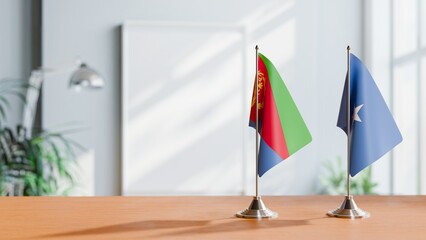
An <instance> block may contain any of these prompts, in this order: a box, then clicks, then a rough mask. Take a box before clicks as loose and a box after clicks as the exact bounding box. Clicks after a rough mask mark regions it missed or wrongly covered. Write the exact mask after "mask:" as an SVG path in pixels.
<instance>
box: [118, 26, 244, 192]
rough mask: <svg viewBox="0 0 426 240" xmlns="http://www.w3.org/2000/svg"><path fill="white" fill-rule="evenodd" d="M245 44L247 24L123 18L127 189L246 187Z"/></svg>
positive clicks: (238, 189) (239, 189) (219, 189)
mask: <svg viewBox="0 0 426 240" xmlns="http://www.w3.org/2000/svg"><path fill="white" fill-rule="evenodd" d="M244 49H245V39H244V31H243V29H242V28H240V27H232V26H221V25H215V24H191V23H182V24H176V23H171V24H167V23H155V22H154V23H153V22H148V23H147V22H128V23H126V24H124V25H123V28H122V74H123V75H122V76H123V78H122V143H123V146H122V194H123V195H189V194H196V195H236V194H242V192H243V182H244V173H243V169H244V156H243V155H244V149H245V144H246V143H245V140H244V137H243V134H244V132H243V131H244V128H247V117H248V116H245V115H246V114H245V113H246V111H244V109H245V108H248V107H247V106H246V103H244V96H243V95H245V93H244V89H245V88H246V87H247V86H246V84H247V82H246V83H244V81H243V78H245V76H244V72H245V70H244V68H245V55H244Z"/></svg>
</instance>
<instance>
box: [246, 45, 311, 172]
mask: <svg viewBox="0 0 426 240" xmlns="http://www.w3.org/2000/svg"><path fill="white" fill-rule="evenodd" d="M258 81H259V83H258V84H259V86H258V94H257V95H258V97H259V101H258V119H259V129H258V132H259V134H260V136H261V141H260V147H259V172H258V174H259V176H262V175H263V174H265V173H266V172H267V171H268V170H269V169H271V168H272V167H274V166H275V165H277V164H278V163H280V162H281V161H283V160H284V159H286V158H288V157H289V156H291V155H292V154H293V153H295V152H297V151H298V150H299V149H301V148H302V147H304V146H305V145H307V144H308V143H310V142H311V140H312V137H311V134H310V133H309V130H308V128H307V127H306V124H305V122H304V121H303V118H302V116H301V115H300V113H299V110H298V109H297V107H296V104H295V103H294V101H293V99H292V97H291V95H290V93H289V91H288V90H287V87H286V86H285V84H284V82H283V80H282V79H281V77H280V75H279V73H278V71H277V69H276V68H275V67H274V65H273V64H272V63H271V61H269V59H267V58H266V57H265V56H263V55H262V54H260V53H259V56H258ZM255 92H256V83H255V86H254V90H253V98H252V102H251V111H250V126H251V127H254V128H255V127H256V106H255V105H256V94H255Z"/></svg>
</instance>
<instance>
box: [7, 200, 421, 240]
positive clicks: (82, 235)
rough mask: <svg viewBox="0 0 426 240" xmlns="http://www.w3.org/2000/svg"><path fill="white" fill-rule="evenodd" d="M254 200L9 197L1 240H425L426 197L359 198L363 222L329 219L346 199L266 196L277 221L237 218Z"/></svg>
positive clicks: (266, 202)
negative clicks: (368, 214) (329, 211)
mask: <svg viewBox="0 0 426 240" xmlns="http://www.w3.org/2000/svg"><path fill="white" fill-rule="evenodd" d="M251 199H252V198H251V197H14V198H13V197H2V198H0V213H1V215H0V216H1V217H0V225H1V228H0V239H158V238H169V239H223V240H224V239H243V238H246V239H356V240H365V239H423V240H424V239H426V196H356V197H355V200H356V202H357V204H358V206H359V207H361V208H362V209H364V210H366V211H369V212H370V213H371V217H370V218H368V219H358V220H349V219H338V218H330V217H327V216H326V215H325V213H326V212H327V211H328V210H331V209H333V208H336V207H338V206H339V205H340V203H341V202H342V200H343V197H342V196H288V197H278V196H274V197H268V196H265V197H263V200H264V202H265V204H266V205H267V207H269V208H270V209H272V210H274V211H277V212H278V213H279V216H278V218H276V219H272V220H248V219H239V218H236V217H234V214H235V213H236V212H237V211H239V210H242V209H243V208H246V207H248V205H249V203H250V201H251Z"/></svg>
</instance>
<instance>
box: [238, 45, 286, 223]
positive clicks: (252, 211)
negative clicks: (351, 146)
mask: <svg viewBox="0 0 426 240" xmlns="http://www.w3.org/2000/svg"><path fill="white" fill-rule="evenodd" d="M255 50H256V80H255V85H256V105H255V106H256V196H254V197H253V200H252V201H251V203H250V206H249V207H248V208H247V209H245V210H243V211H240V212H238V213H237V214H236V216H237V217H239V218H260V219H261V218H275V217H277V216H278V213H276V212H273V211H271V210H269V209H268V208H267V207H266V206H265V204H264V203H263V201H262V199H261V197H260V195H259V46H257V45H256V47H255Z"/></svg>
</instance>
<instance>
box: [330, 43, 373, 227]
mask: <svg viewBox="0 0 426 240" xmlns="http://www.w3.org/2000/svg"><path fill="white" fill-rule="evenodd" d="M346 50H347V82H346V91H347V105H346V111H347V113H346V131H347V132H346V133H347V137H348V138H347V165H348V166H347V171H348V172H347V178H346V191H347V192H346V196H345V199H344V200H343V203H342V205H341V206H340V207H338V208H336V209H334V210H331V211H328V212H327V215H328V216H330V217H338V218H351V219H356V218H368V217H370V213H368V212H365V211H364V210H362V209H361V208H359V207H358V206H357V205H356V203H355V200H354V199H353V196H352V195H351V176H350V170H351V138H352V131H351V122H352V118H351V57H350V55H351V53H350V51H351V47H350V46H349V45H348V47H347V48H346Z"/></svg>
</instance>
